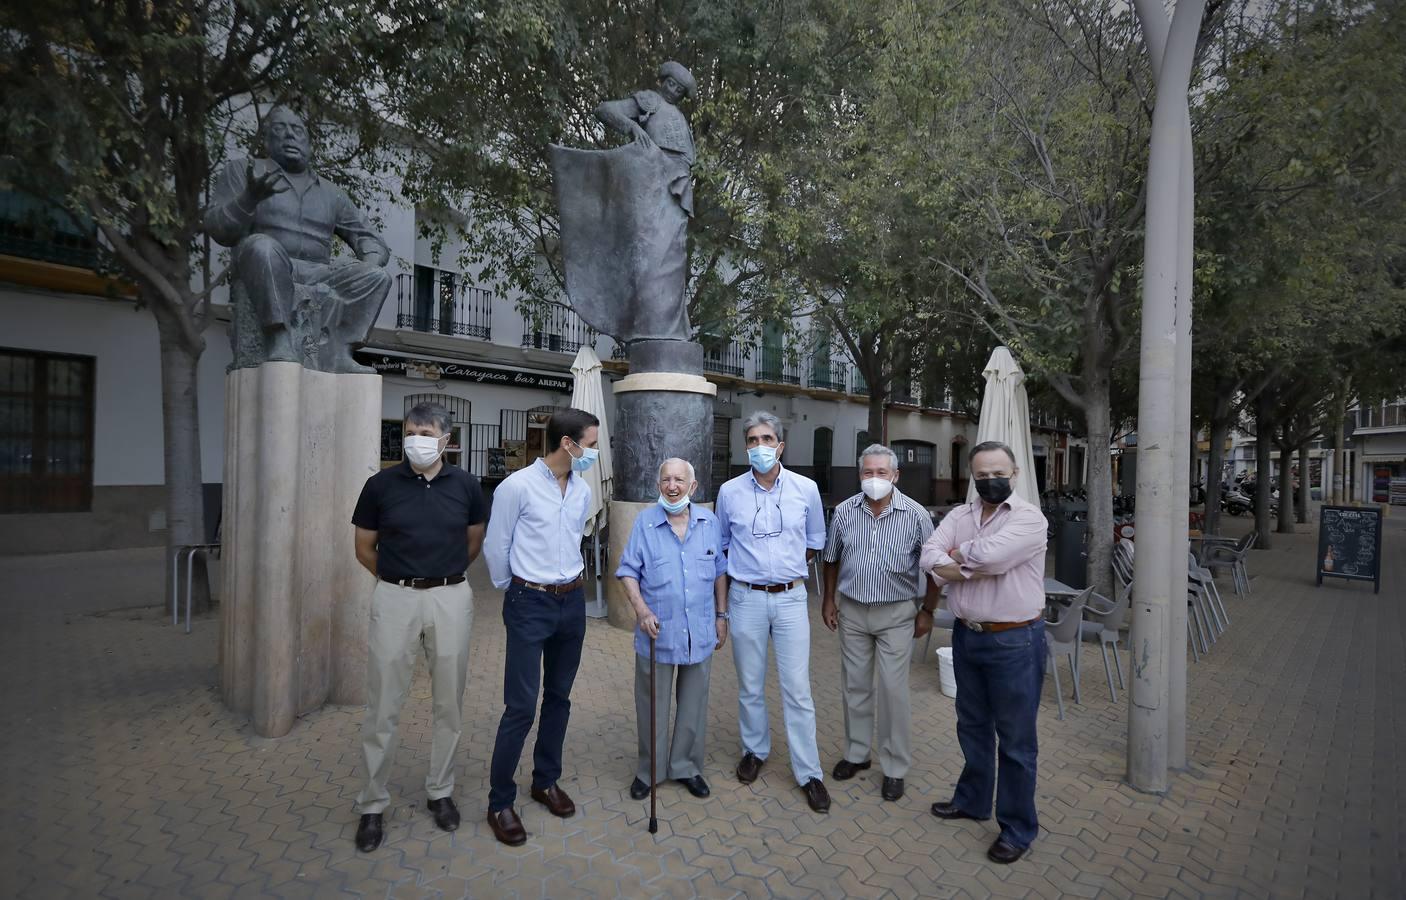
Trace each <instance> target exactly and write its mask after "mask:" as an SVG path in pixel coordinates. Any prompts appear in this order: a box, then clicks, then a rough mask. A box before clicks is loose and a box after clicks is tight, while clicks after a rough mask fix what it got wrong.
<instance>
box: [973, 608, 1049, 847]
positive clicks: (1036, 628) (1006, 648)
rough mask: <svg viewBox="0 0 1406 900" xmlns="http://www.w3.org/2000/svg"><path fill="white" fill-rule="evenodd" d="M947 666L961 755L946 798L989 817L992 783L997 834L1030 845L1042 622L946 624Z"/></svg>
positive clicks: (1042, 667)
mask: <svg viewBox="0 0 1406 900" xmlns="http://www.w3.org/2000/svg"><path fill="white" fill-rule="evenodd" d="M952 666H953V671H954V674H955V675H956V676H957V740H958V742H959V743H961V745H962V755H963V756H965V757H966V765H965V766H964V767H963V768H962V777H961V779H960V780H958V782H957V792H956V793H955V794H954V795H953V797H952V802H953V803H954V804H955V805H956V806H957V807H958V808H959V809H961V810H962V811H963V812H965V813H967V814H968V815H972V816H976V817H977V818H979V819H985V818H989V817H990V815H991V792H992V789H993V788H994V789H995V791H996V821H997V822H999V823H1000V825H1001V836H1002V837H1004V838H1005V839H1006V840H1007V841H1008V842H1009V843H1011V844H1013V845H1015V846H1017V847H1028V846H1030V844H1031V842H1032V841H1034V840H1035V835H1036V834H1037V833H1038V832H1039V829H1040V826H1039V821H1038V820H1037V819H1036V816H1035V757H1036V752H1037V749H1038V747H1037V740H1036V735H1035V716H1036V714H1037V713H1038V712H1039V710H1040V689H1041V688H1042V687H1043V686H1044V683H1045V623H1044V622H1036V623H1035V624H1033V625H1029V626H1027V627H1025V628H1012V629H1010V630H1009V631H996V632H991V631H982V632H976V631H972V630H971V629H969V628H967V627H966V626H964V625H962V624H961V623H960V622H959V623H957V625H956V627H954V628H953V630H952ZM993 757H999V763H998V764H996V765H993V764H992V762H993V760H992V758H993Z"/></svg>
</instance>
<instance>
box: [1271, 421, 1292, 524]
mask: <svg viewBox="0 0 1406 900" xmlns="http://www.w3.org/2000/svg"><path fill="white" fill-rule="evenodd" d="M1284 427H1285V429H1288V427H1289V426H1287V425H1285V426H1284ZM1278 477H1279V522H1278V524H1277V525H1276V526H1275V529H1276V530H1277V531H1278V532H1279V533H1280V534H1293V533H1294V448H1293V446H1292V445H1291V444H1289V443H1288V442H1287V441H1286V442H1285V443H1284V444H1283V445H1281V446H1280V448H1279V475H1278Z"/></svg>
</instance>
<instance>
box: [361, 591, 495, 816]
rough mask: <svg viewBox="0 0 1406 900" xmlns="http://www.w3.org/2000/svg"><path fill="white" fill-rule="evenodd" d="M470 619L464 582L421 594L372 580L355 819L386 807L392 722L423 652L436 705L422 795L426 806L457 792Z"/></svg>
mask: <svg viewBox="0 0 1406 900" xmlns="http://www.w3.org/2000/svg"><path fill="white" fill-rule="evenodd" d="M473 620H474V594H473V591H472V590H471V589H470V588H469V583H468V582H467V581H465V582H462V583H460V584H450V585H445V586H444V587H437V588H429V589H428V590H423V591H418V590H415V589H414V588H408V587H401V586H400V585H395V584H391V583H389V582H386V581H377V582H376V590H375V592H374V593H372V595H371V627H370V631H369V632H368V635H367V638H368V641H367V643H368V647H367V650H368V652H367V659H366V683H367V687H366V724H365V726H364V728H363V730H362V734H361V750H362V754H363V755H364V757H365V759H366V786H365V787H364V788H362V790H361V795H360V796H359V797H357V798H356V809H357V812H358V813H361V814H362V815H365V814H367V813H379V812H383V811H384V810H385V808H386V807H387V806H389V805H390V801H391V795H390V791H388V790H387V789H386V783H387V782H388V781H389V779H390V773H391V765H392V763H393V762H394V761H395V750H396V745H397V744H398V743H399V739H398V737H397V735H396V723H397V722H398V721H399V719H400V708H401V706H403V705H404V704H405V695H406V693H407V692H408V691H409V690H410V680H411V678H412V677H413V676H414V674H415V655H416V653H417V652H423V653H424V654H425V662H426V664H427V665H428V666H429V670H430V690H431V693H432V697H433V700H432V702H433V704H434V737H433V739H432V742H431V744H430V771H429V774H428V775H426V776H425V793H426V794H428V795H429V798H430V799H431V800H438V799H440V798H441V797H448V796H449V795H450V794H452V793H454V756H455V754H456V753H457V752H458V750H459V737H460V735H461V734H462V733H463V724H462V716H463V711H462V707H463V701H464V685H465V684H466V683H467V681H468V677H469V630H470V628H471V627H472V626H473Z"/></svg>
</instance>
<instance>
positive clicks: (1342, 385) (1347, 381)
mask: <svg viewBox="0 0 1406 900" xmlns="http://www.w3.org/2000/svg"><path fill="white" fill-rule="evenodd" d="M1351 381H1352V379H1351V378H1347V377H1344V378H1342V379H1341V380H1340V381H1339V382H1338V389H1337V391H1336V392H1335V395H1334V397H1333V405H1332V407H1331V408H1332V410H1333V412H1332V416H1333V492H1332V494H1331V498H1332V502H1333V503H1336V504H1342V503H1343V502H1345V501H1346V500H1347V496H1346V484H1347V482H1346V479H1347V448H1346V444H1347V435H1346V434H1345V432H1344V428H1343V422H1344V421H1345V420H1346V419H1347V393H1348V390H1349V388H1350V386H1351Z"/></svg>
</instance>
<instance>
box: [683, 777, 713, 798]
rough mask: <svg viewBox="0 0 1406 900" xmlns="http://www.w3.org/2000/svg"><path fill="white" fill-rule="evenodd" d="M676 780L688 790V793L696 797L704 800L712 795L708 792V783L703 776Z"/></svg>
mask: <svg viewBox="0 0 1406 900" xmlns="http://www.w3.org/2000/svg"><path fill="white" fill-rule="evenodd" d="M674 780H675V781H677V782H678V783H679V784H681V785H683V786H684V787H686V788H688V792H689V793H690V794H692V795H693V796H695V797H699V798H703V797H706V796H708V795H709V794H711V793H712V791H710V790H708V782H706V781H704V780H703V776H702V775H694V776H693V777H692V778H675V779H674Z"/></svg>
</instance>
